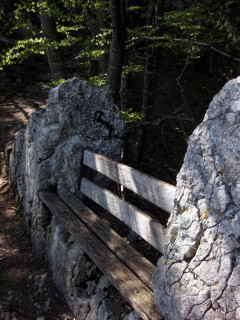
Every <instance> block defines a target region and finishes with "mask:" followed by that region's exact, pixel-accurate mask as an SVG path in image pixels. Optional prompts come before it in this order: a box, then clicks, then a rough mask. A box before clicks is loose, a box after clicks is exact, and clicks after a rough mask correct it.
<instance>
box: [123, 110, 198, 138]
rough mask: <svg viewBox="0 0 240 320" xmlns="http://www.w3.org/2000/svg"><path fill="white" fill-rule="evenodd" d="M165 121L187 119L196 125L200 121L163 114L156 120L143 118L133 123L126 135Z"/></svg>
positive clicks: (186, 120)
mask: <svg viewBox="0 0 240 320" xmlns="http://www.w3.org/2000/svg"><path fill="white" fill-rule="evenodd" d="M164 121H185V122H191V123H192V124H194V125H197V124H198V123H199V122H197V121H196V119H193V118H189V117H178V116H172V115H162V116H161V117H160V118H158V119H156V120H152V119H150V120H143V121H138V122H137V123H135V124H132V125H131V126H130V127H129V128H128V129H126V130H125V134H124V136H126V135H127V134H128V133H129V132H134V131H135V130H137V129H139V128H142V127H146V126H159V125H160V124H161V123H162V122H164Z"/></svg>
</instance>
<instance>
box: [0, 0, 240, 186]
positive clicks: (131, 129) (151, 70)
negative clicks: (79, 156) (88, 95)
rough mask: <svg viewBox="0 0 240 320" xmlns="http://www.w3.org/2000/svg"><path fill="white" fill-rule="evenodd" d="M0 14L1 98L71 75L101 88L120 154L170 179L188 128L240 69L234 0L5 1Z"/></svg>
mask: <svg viewBox="0 0 240 320" xmlns="http://www.w3.org/2000/svg"><path fill="white" fill-rule="evenodd" d="M0 20H1V25H0V81H1V90H2V92H4V94H5V95H7V94H8V92H9V91H10V90H11V88H12V87H14V86H15V88H19V90H22V89H21V88H22V87H23V86H24V85H26V84H29V82H31V83H32V84H33V85H34V83H35V82H36V83H37V82H39V81H41V82H45V83H48V84H50V85H51V86H54V85H57V84H59V83H62V82H63V81H65V80H66V79H68V78H72V77H73V76H77V77H79V78H81V79H86V80H88V81H89V82H91V83H93V84H95V85H98V86H105V87H107V88H109V89H110V90H111V92H112V95H113V98H114V100H115V102H116V103H117V104H118V105H119V108H120V109H121V113H122V117H123V119H124V121H125V123H126V133H125V136H124V139H125V140H124V142H125V144H124V145H125V147H124V161H125V162H126V163H128V164H130V165H131V166H134V167H135V168H138V169H140V170H142V171H144V172H147V173H149V174H151V175H153V176H154V177H157V178H160V179H162V180H165V181H168V182H170V183H172V184H175V179H176V174H177V173H178V171H179V169H180V168H181V165H182V162H183V158H184V154H185V152H186V148H187V139H188V137H189V135H190V134H191V133H192V131H193V130H194V129H195V128H196V126H197V125H198V124H199V123H200V122H201V121H202V119H203V116H204V114H205V112H206V110H207V108H208V105H209V103H210V101H211V100H212V98H213V96H214V95H215V94H216V93H217V92H218V91H219V90H220V89H221V88H222V86H223V85H224V84H225V83H226V82H227V81H228V80H230V79H232V78H235V77H237V76H238V75H239V70H240V3H239V1H237V0H229V1H227V0H226V1H223V0H218V1H214V0H203V1H194V0H165V1H164V0H138V1H137V0H118V1H117V0H111V1H105V0H102V1H100V0H99V1H92V0H88V1H86V0H85V1H83V0H47V1H45V0H39V1H30V0H18V1H13V0H8V1H1V3H0Z"/></svg>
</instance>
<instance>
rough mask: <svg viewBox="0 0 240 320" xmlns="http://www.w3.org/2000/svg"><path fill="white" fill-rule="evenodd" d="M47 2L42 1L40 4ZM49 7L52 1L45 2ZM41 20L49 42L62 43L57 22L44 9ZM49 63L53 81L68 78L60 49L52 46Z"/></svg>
mask: <svg viewBox="0 0 240 320" xmlns="http://www.w3.org/2000/svg"><path fill="white" fill-rule="evenodd" d="M44 2H45V1H43V0H40V3H41V4H42V3H44ZM45 3H46V4H47V6H49V5H50V4H51V0H48V1H47V2H45ZM40 19H41V26H42V31H43V33H44V35H45V37H46V39H47V40H49V42H58V43H59V42H60V38H59V34H58V32H57V28H56V22H55V19H54V17H53V16H50V15H48V14H47V13H46V11H45V10H44V8H41V9H40ZM47 56H48V63H49V67H50V71H51V78H52V80H55V81H57V80H60V79H65V78H66V70H65V67H64V63H63V59H62V53H61V50H60V49H55V48H54V46H52V47H51V46H50V47H49V48H48V50H47Z"/></svg>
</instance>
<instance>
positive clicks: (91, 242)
mask: <svg viewBox="0 0 240 320" xmlns="http://www.w3.org/2000/svg"><path fill="white" fill-rule="evenodd" d="M39 197H40V199H41V200H42V201H43V203H44V204H45V205H46V206H47V207H48V208H49V209H50V211H51V212H52V213H53V214H55V215H56V216H57V218H58V220H59V222H60V223H61V224H62V225H63V226H64V227H65V228H66V230H67V231H68V232H70V233H71V234H72V235H73V236H74V237H75V238H76V239H77V240H78V241H79V243H80V246H81V248H82V249H83V250H84V251H85V252H86V254H87V255H88V256H89V257H90V258H91V259H92V261H93V262H94V263H95V264H96V265H97V266H98V267H99V268H100V270H101V271H102V272H103V273H104V274H106V276H107V277H108V278H109V280H110V281H111V282H112V283H113V285H114V286H115V287H116V288H117V289H118V290H119V291H120V292H121V294H122V295H123V296H124V298H125V299H126V300H127V301H129V303H130V304H131V305H132V306H133V308H134V309H135V310H136V311H137V312H138V313H139V314H140V316H141V317H142V318H143V319H146V320H150V319H153V320H159V319H163V318H162V317H161V316H160V315H159V313H158V312H157V311H156V309H155V305H154V298H153V294H152V292H151V291H150V290H149V289H148V288H147V287H146V286H145V285H144V284H143V283H142V282H141V281H140V280H139V279H138V278H137V277H136V276H135V275H134V274H133V273H132V272H131V271H130V270H129V269H128V268H127V267H126V266H125V265H124V264H123V263H122V262H121V261H120V260H119V259H118V258H117V257H116V256H115V255H114V254H113V253H112V252H111V251H110V250H109V249H108V248H107V247H106V246H105V245H104V244H103V243H102V242H101V241H100V240H99V239H98V238H97V237H96V236H95V235H94V234H93V233H92V232H91V231H90V230H89V229H88V228H87V227H86V226H85V225H84V224H83V223H82V222H81V221H80V220H79V219H78V218H77V217H76V216H75V215H74V213H73V212H72V211H71V210H70V209H69V208H68V207H67V206H66V205H65V204H64V203H63V202H62V201H61V200H60V199H59V198H58V197H57V196H56V195H55V194H54V193H53V192H50V191H40V192H39Z"/></svg>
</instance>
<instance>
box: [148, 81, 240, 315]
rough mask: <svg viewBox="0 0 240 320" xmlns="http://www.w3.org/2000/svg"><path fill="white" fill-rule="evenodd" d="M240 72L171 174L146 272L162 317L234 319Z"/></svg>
mask: <svg viewBox="0 0 240 320" xmlns="http://www.w3.org/2000/svg"><path fill="white" fill-rule="evenodd" d="M239 164H240V77H239V78H237V79H234V80H231V81H229V82H228V83H227V84H226V85H225V86H224V87H223V89H222V90H221V91H220V92H219V93H218V94H217V95H216V96H215V97H214V99H213V101H212V102H211V103H210V106H209V109H208V111H207V113H206V115H205V117H204V120H203V122H202V123H201V124H200V125H199V126H198V127H197V128H196V130H195V131H194V132H193V134H192V136H191V137H190V139H189V145H188V150H187V153H186V156H185V159H184V164H183V166H182V169H181V170H180V172H179V174H178V176H177V190H176V196H175V205H174V210H173V212H172V214H171V217H170V220H169V223H168V230H167V241H166V250H165V254H164V256H163V257H162V258H160V260H159V261H158V266H157V269H156V272H155V274H154V277H153V286H154V295H155V301H156V304H157V306H158V308H159V310H161V312H162V313H163V315H164V316H165V318H166V319H167V320H173V319H174V320H181V319H189V320H200V319H206V320H213V319H218V320H221V319H228V320H237V319H240V167H239Z"/></svg>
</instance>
